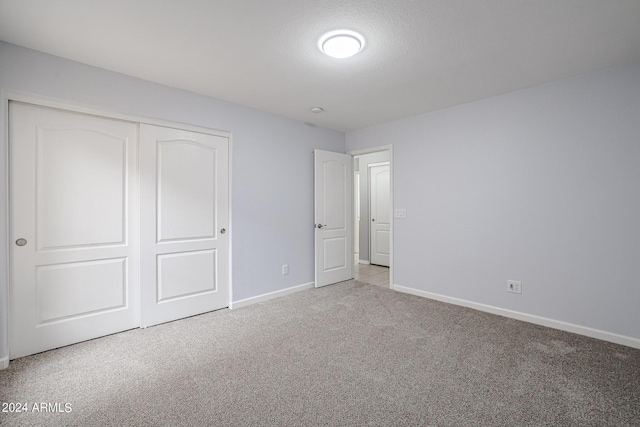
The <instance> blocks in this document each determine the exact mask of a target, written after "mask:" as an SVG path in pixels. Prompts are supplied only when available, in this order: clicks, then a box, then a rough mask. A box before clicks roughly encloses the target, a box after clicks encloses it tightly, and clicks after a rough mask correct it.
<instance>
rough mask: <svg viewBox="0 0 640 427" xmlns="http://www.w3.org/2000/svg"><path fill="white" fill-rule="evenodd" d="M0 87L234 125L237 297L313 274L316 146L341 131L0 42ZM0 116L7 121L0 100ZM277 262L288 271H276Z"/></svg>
mask: <svg viewBox="0 0 640 427" xmlns="http://www.w3.org/2000/svg"><path fill="white" fill-rule="evenodd" d="M0 88H2V90H3V91H4V93H5V96H6V92H7V91H16V92H24V93H27V94H30V95H36V96H38V97H46V98H52V99H56V100H59V101H63V102H70V103H76V104H80V105H83V106H90V107H95V108H98V109H101V110H104V111H108V112H113V113H120V114H131V115H135V116H142V117H149V118H153V119H160V120H168V121H173V122H179V123H186V124H190V125H195V126H202V127H206V128H211V129H220V130H226V131H231V132H232V138H233V164H232V168H233V170H232V172H233V176H232V192H233V204H232V209H233V211H232V214H233V216H232V225H233V235H232V237H233V240H232V245H233V248H232V256H233V271H232V277H233V289H232V290H233V300H234V301H238V300H241V299H245V298H249V297H252V296H257V295H261V294H264V293H267V292H273V291H277V290H281V289H285V288H289V287H292V286H296V285H300V284H303V283H309V282H313V280H314V273H313V271H314V270H313V269H314V255H313V250H314V245H313V237H314V232H313V227H312V225H313V155H312V150H313V149H314V148H320V149H324V150H329V151H338V152H343V153H344V134H343V133H341V132H336V131H332V130H327V129H322V128H315V127H311V126H308V125H305V124H304V123H301V122H298V121H294V120H290V119H286V118H283V117H279V116H275V115H272V114H268V113H265V112H262V111H258V110H255V109H251V108H247V107H243V106H239V105H236V104H231V103H228V102H224V101H220V100H216V99H213V98H210V97H205V96H200V95H196V94H194V93H191V92H187V91H183V90H178V89H173V88H169V87H166V86H161V85H158V84H154V83H150V82H147V81H143V80H139V79H136V78H132V77H128V76H124V75H121V74H116V73H113V72H110V71H106V70H102V69H98V68H94V67H90V66H86V65H82V64H79V63H75V62H71V61H68V60H65V59H61V58H57V57H53V56H49V55H45V54H42V53H38V52H35V51H31V50H28V49H23V48H20V47H17V46H14V45H10V44H6V43H2V42H0ZM1 104H2V105H0V117H3V118H6V114H7V111H6V105H4V103H1ZM6 134H7V129H6V122H5V120H4V119H3V120H1V121H0V145H1V146H2V148H1V149H0V224H6V223H7V217H6V215H7V205H6V202H7V193H6V188H7V182H6V179H7V171H6V164H7V159H6V154H7V153H6V152H7V140H6ZM7 244H8V243H7V229H6V227H5V226H0V271H2V274H1V275H0V322H1V323H0V324H1V325H2V326H1V327H0V359H1V358H3V357H5V356H6V355H7V348H6V347H5V343H6V331H7V299H6V298H7V278H6V274H5V272H6V271H7V262H6V261H7ZM282 264H289V266H290V273H289V275H287V276H282V275H281V266H282Z"/></svg>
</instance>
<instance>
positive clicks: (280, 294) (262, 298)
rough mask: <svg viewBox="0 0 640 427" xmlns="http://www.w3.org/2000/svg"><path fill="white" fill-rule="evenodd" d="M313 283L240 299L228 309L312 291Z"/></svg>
mask: <svg viewBox="0 0 640 427" xmlns="http://www.w3.org/2000/svg"><path fill="white" fill-rule="evenodd" d="M314 286H315V282H310V283H305V284H302V285H298V286H292V287H290V288H286V289H281V290H279V291H274V292H268V293H266V294H262V295H258V296H255V297H251V298H245V299H241V300H239V301H233V302H232V303H231V304H230V305H229V308H230V309H234V308H240V307H246V306H248V305H251V304H257V303H259V302H263V301H268V300H270V299H273V298H279V297H283V296H285V295H289V294H293V293H295V292H300V291H305V290H307V289H313V287H314Z"/></svg>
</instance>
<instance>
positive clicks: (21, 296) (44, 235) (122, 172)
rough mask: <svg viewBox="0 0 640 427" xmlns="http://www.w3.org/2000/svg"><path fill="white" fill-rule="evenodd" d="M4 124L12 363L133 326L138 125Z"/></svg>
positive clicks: (56, 118) (33, 114)
mask: <svg viewBox="0 0 640 427" xmlns="http://www.w3.org/2000/svg"><path fill="white" fill-rule="evenodd" d="M9 116H10V128H9V129H10V131H9V132H10V135H9V138H10V286H9V293H10V296H9V304H10V307H9V312H10V315H9V340H10V341H9V342H10V344H9V347H10V358H11V359H14V358H17V357H21V356H25V355H28V354H33V353H37V352H40V351H44V350H49V349H52V348H56V347H61V346H64V345H68V344H73V343H76V342H79V341H84V340H88V339H91V338H96V337H99V336H103V335H107V334H111V333H114V332H119V331H123V330H126V329H131V328H135V327H138V326H139V318H140V316H139V306H140V304H139V300H138V266H139V259H138V256H139V248H138V237H137V227H138V222H139V218H138V200H139V195H138V181H137V176H138V175H137V162H138V159H137V152H138V146H137V144H138V141H137V136H138V125H137V124H136V123H129V122H124V121H119V120H111V119H107V118H101V117H96V116H91V115H85V114H78V113H72V112H68V111H62V110H56V109H52V108H45V107H40V106H35V105H29V104H23V103H17V102H11V103H10V107H9Z"/></svg>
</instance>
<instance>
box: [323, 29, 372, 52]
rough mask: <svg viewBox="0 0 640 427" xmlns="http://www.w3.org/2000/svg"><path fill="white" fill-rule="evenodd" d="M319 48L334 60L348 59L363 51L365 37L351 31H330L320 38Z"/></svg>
mask: <svg viewBox="0 0 640 427" xmlns="http://www.w3.org/2000/svg"><path fill="white" fill-rule="evenodd" d="M318 47H319V48H320V50H321V51H322V52H324V53H326V54H327V55H329V56H331V57H333V58H348V57H350V56H353V55H355V54H356V53H358V52H360V51H361V50H362V48H363V47H364V37H362V34H359V33H356V32H355V31H350V30H336V31H330V32H328V33H327V34H325V35H324V36H322V37H320V40H318Z"/></svg>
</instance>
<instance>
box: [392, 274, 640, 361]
mask: <svg viewBox="0 0 640 427" xmlns="http://www.w3.org/2000/svg"><path fill="white" fill-rule="evenodd" d="M391 289H393V290H396V291H398V292H403V293H406V294H411V295H416V296H419V297H424V298H429V299H432V300H436V301H441V302H446V303H449V304H454V305H459V306H462V307H468V308H473V309H474V310H479V311H484V312H487V313H491V314H497V315H499V316H503V317H509V318H511V319H516V320H522V321H524V322H529V323H534V324H536V325H541V326H546V327H549V328H553V329H559V330H561V331H566V332H572V333H574V334H579V335H585V336H587V337H591V338H597V339H600V340H603V341H609V342H612V343H615V344H621V345H626V346H627V347H632V348H637V349H640V339H637V338H632V337H627V336H624V335H618V334H614V333H611V332H606V331H601V330H599V329H593V328H589V327H586V326H580V325H575V324H573V323H567V322H562V321H559V320H554V319H548V318H546V317H540V316H534V315H531V314H526V313H521V312H518V311H513V310H507V309H504V308H500V307H494V306H491V305H486V304H480V303H477V302H473V301H468V300H463V299H459V298H453V297H448V296H445V295H440V294H434V293H432V292H427V291H422V290H419V289H414V288H408V287H406V286H400V285H391Z"/></svg>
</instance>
